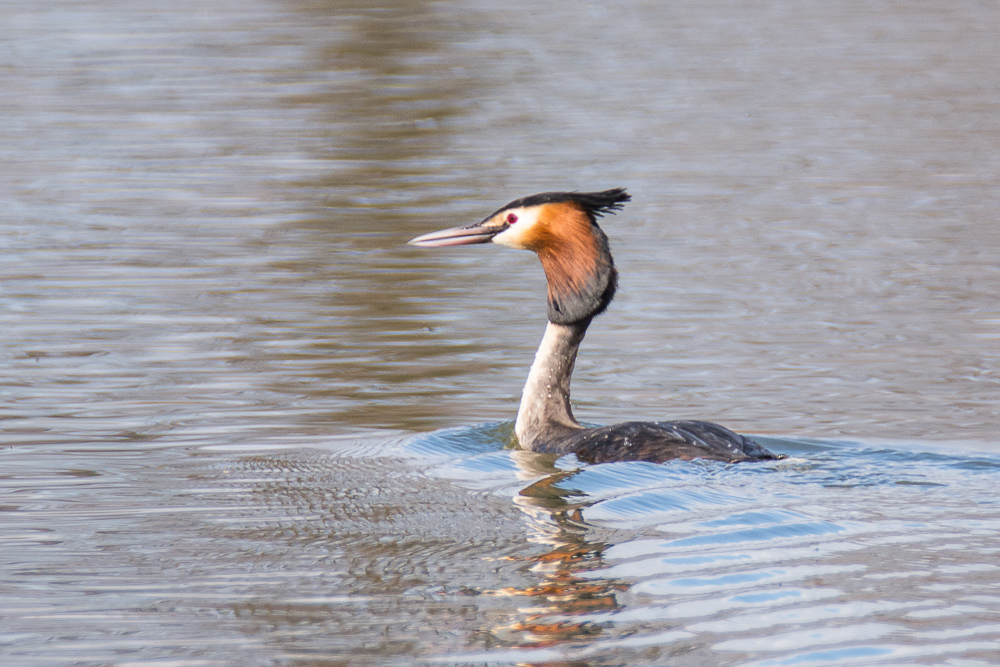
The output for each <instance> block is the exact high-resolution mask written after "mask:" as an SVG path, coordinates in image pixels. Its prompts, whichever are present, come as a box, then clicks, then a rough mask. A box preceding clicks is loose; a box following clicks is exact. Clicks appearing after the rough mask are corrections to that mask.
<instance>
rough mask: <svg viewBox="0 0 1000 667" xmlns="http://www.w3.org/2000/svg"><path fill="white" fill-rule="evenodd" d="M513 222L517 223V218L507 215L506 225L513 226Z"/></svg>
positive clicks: (511, 214) (510, 214)
mask: <svg viewBox="0 0 1000 667" xmlns="http://www.w3.org/2000/svg"><path fill="white" fill-rule="evenodd" d="M515 222H517V216H516V215H514V214H513V213H508V214H507V224H508V225H513V224H514V223H515Z"/></svg>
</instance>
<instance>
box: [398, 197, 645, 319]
mask: <svg viewBox="0 0 1000 667" xmlns="http://www.w3.org/2000/svg"><path fill="white" fill-rule="evenodd" d="M630 199H631V196H630V195H629V194H628V193H627V192H625V189H624V188H614V189H613V190H604V191H603V192H544V193H542V194H537V195H531V196H530V197H524V198H522V199H515V200H514V201H512V202H510V203H509V204H507V205H506V206H503V207H501V208H500V209H499V210H497V211H496V212H494V213H492V214H490V215H488V216H486V217H485V218H484V219H483V220H481V221H480V222H477V223H476V224H474V225H469V226H467V227H453V228H451V229H443V230H441V231H438V232H431V233H430V234H424V235H423V236H418V237H417V238H415V239H413V240H412V241H410V245H415V246H421V247H425V248H439V247H443V246H455V245H469V244H473V243H486V242H488V241H492V242H493V243H497V244H499V245H504V246H507V247H510V248H519V249H523V250H531V251H532V252H534V253H536V254H537V255H538V259H539V260H541V262H542V268H544V269H545V278H546V280H547V281H548V286H549V293H548V296H549V307H548V316H549V321H551V322H554V323H556V324H573V323H576V322H581V321H584V320H586V321H589V320H590V318H592V317H594V316H595V315H599V314H600V313H602V312H604V310H605V309H606V308H607V307H608V304H609V303H611V299H612V298H614V295H615V288H616V283H617V277H618V272H617V271H615V265H614V260H613V259H612V257H611V251H610V250H609V248H608V237H607V236H605V234H604V232H603V231H602V230H601V228H600V227H599V226H598V225H597V218H599V217H601V216H602V215H604V214H605V213H614V212H615V211H618V210H620V209H621V208H622V206H623V205H624V204H625V202H627V201H629V200H630Z"/></svg>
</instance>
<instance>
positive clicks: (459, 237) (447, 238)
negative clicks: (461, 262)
mask: <svg viewBox="0 0 1000 667" xmlns="http://www.w3.org/2000/svg"><path fill="white" fill-rule="evenodd" d="M504 229H505V227H485V226H483V225H481V224H476V225H471V226H469V227H452V228H451V229H442V230H440V231H437V232H431V233H430V234H424V235H423V236H418V237H417V238H415V239H413V240H411V241H410V242H409V244H408V245H415V246H420V247H421V248H443V247H445V246H453V245H472V244H473V243H487V242H488V241H489V240H490V239H492V238H493V237H494V236H496V235H497V234H499V233H500V232H502V231H503V230H504Z"/></svg>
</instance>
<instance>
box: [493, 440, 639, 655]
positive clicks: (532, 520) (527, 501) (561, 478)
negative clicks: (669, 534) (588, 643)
mask: <svg viewBox="0 0 1000 667" xmlns="http://www.w3.org/2000/svg"><path fill="white" fill-rule="evenodd" d="M518 454H520V453H518ZM517 460H518V462H519V464H520V465H521V466H522V468H524V469H526V470H530V471H532V472H534V473H535V474H538V473H539V472H541V471H543V470H544V471H545V472H547V473H548V474H547V475H546V476H545V477H543V478H542V479H540V480H539V481H537V482H534V483H533V484H531V485H529V486H527V487H525V488H524V489H522V490H521V491H520V493H519V495H518V496H517V497H516V498H515V499H514V502H515V504H516V505H517V507H518V508H519V509H520V510H521V511H522V512H524V513H525V514H526V515H527V517H528V526H529V531H530V532H531V534H532V536H531V537H530V538H529V540H530V541H531V542H533V543H536V544H543V545H545V546H546V547H547V548H548V549H549V550H548V551H546V552H545V553H542V554H539V555H537V556H532V557H531V559H530V561H531V562H532V563H533V566H532V568H531V569H532V572H533V573H535V574H536V575H538V576H540V577H541V581H540V582H539V583H536V584H533V585H531V586H528V587H523V588H503V589H500V590H497V591H492V592H491V594H492V595H498V596H505V597H506V596H514V597H524V598H526V599H527V600H528V601H529V602H528V605H530V606H528V607H527V608H522V609H521V610H520V615H521V618H519V619H518V620H517V621H515V622H514V623H511V624H505V625H503V626H501V627H497V628H494V629H493V631H492V634H493V635H494V636H495V637H497V638H498V639H500V641H502V642H505V643H509V644H511V645H513V646H515V647H517V648H519V649H533V648H545V647H552V646H558V645H560V644H564V643H567V642H572V641H575V640H579V639H581V638H592V637H596V636H599V635H601V634H602V633H603V631H604V628H603V627H602V625H600V624H594V623H592V622H589V621H585V620H577V617H580V616H584V615H587V614H592V613H595V612H611V611H615V610H617V609H620V608H621V605H620V604H619V602H618V599H617V596H618V594H620V593H622V592H624V591H626V590H628V585H627V584H624V583H621V582H617V581H614V580H607V579H593V578H585V577H582V576H580V575H581V573H583V572H586V571H589V570H593V569H597V568H600V567H603V566H604V560H603V553H604V550H605V549H607V548H608V547H609V546H610V544H609V543H608V542H604V541H601V540H594V539H593V534H592V533H593V531H592V529H591V528H590V527H589V526H587V524H585V523H584V521H583V517H582V509H583V505H581V504H580V503H574V501H573V499H574V498H575V497H576V496H579V495H580V493H579V492H576V491H572V490H567V489H565V488H562V487H560V486H558V485H559V484H560V483H562V482H565V481H566V480H567V479H569V478H571V477H572V476H573V475H574V474H575V473H574V472H559V471H556V469H555V468H553V467H552V466H551V458H545V457H539V456H538V455H533V454H528V453H526V452H525V453H524V454H523V455H519V456H518V457H517ZM546 463H548V465H547V466H546ZM546 468H547V470H545V469H546ZM531 664H539V665H541V664H545V665H554V664H564V663H562V662H560V663H550V662H545V663H531Z"/></svg>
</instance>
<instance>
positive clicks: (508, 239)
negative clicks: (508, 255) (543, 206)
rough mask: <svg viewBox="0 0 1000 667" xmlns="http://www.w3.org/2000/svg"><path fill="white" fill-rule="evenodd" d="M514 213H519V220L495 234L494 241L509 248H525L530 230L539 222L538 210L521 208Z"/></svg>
mask: <svg viewBox="0 0 1000 667" xmlns="http://www.w3.org/2000/svg"><path fill="white" fill-rule="evenodd" d="M514 213H515V214H516V215H517V217H518V221H517V222H515V223H514V224H513V225H511V226H510V227H508V228H507V229H505V230H504V231H502V232H500V233H499V234H497V235H496V236H494V237H493V242H494V243H496V244H498V245H504V246H507V247H508V248H521V249H523V248H524V247H525V239H526V238H527V237H529V236H530V234H529V231H530V230H531V228H532V227H534V226H535V223H537V222H538V211H537V210H536V209H528V210H524V209H519V210H517V211H514Z"/></svg>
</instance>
